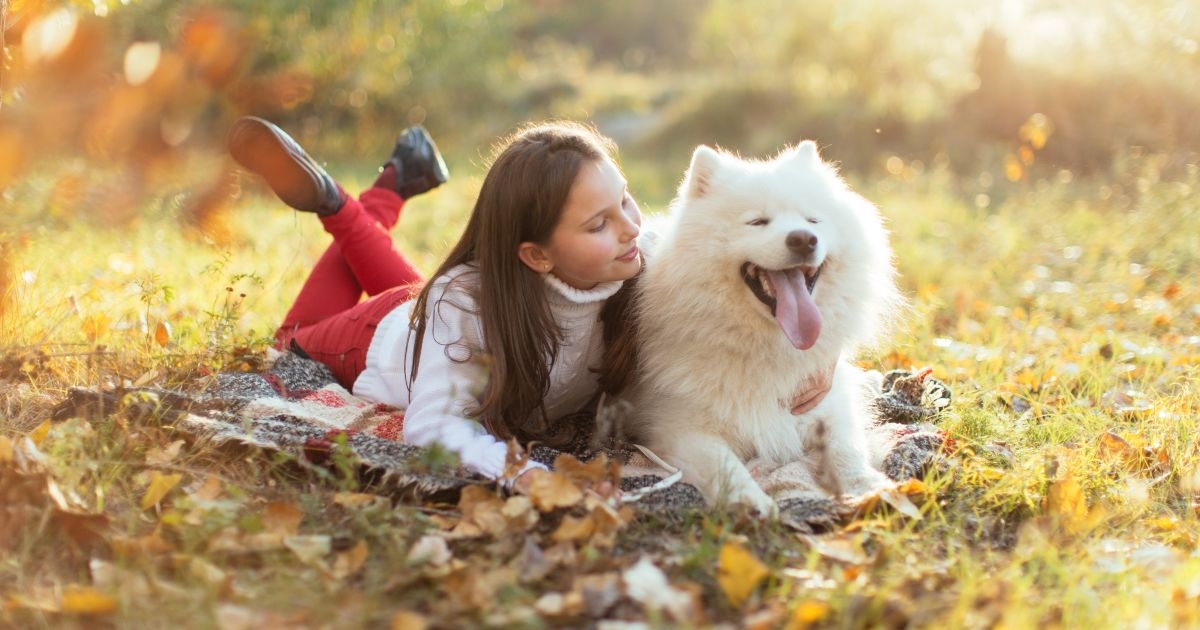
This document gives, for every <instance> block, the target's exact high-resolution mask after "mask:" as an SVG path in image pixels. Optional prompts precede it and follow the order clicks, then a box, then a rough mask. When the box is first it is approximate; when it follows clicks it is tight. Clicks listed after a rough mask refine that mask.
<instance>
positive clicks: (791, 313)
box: [767, 269, 821, 350]
mask: <svg viewBox="0 0 1200 630" xmlns="http://www.w3.org/2000/svg"><path fill="white" fill-rule="evenodd" d="M767 277H768V279H770V281H771V288H772V289H774V291H775V321H777V322H779V327H780V328H782V329H783V334H785V335H787V338H788V341H791V342H792V345H793V346H795V347H797V348H799V349H800V350H808V349H809V348H811V347H813V344H815V343H817V337H818V336H820V334H821V311H819V310H817V304H816V303H815V302H813V299H812V295H810V294H809V293H808V280H807V279H806V278H805V277H804V272H803V271H801V270H799V269H789V270H787V271H768V272H767Z"/></svg>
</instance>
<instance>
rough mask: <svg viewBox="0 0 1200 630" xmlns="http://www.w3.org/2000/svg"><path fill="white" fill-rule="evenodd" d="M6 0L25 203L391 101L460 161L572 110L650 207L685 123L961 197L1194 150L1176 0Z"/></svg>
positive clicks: (373, 121)
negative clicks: (268, 126)
mask: <svg viewBox="0 0 1200 630" xmlns="http://www.w3.org/2000/svg"><path fill="white" fill-rule="evenodd" d="M0 4H2V5H6V10H5V17H4V25H5V26H4V38H5V42H4V43H5V52H6V55H5V63H4V69H3V75H2V76H0V96H2V98H3V103H2V106H0V188H2V189H4V191H5V193H4V203H6V204H8V203H11V202H12V201H13V200H14V199H16V198H18V197H20V198H22V199H26V200H28V199H37V200H38V202H37V203H36V204H32V207H30V204H28V203H27V204H24V206H25V207H24V208H23V211H26V212H30V211H32V212H35V213H36V214H39V215H42V216H43V217H45V216H55V215H63V214H74V213H76V212H79V211H80V210H83V209H86V211H87V213H88V214H90V215H92V216H96V217H99V218H101V219H103V220H105V221H118V222H119V221H123V220H131V219H133V218H134V217H136V216H138V215H139V214H143V213H145V212H147V211H151V212H152V211H156V209H157V208H160V207H161V208H162V209H164V210H166V211H169V212H179V213H182V215H183V216H184V218H185V219H187V220H190V221H193V222H195V223H198V224H203V222H204V220H205V216H206V215H207V214H209V213H212V212H215V211H218V210H219V208H220V206H221V205H222V203H223V201H224V200H226V199H227V198H228V197H229V192H228V191H229V190H230V186H231V185H234V186H236V182H230V181H229V180H230V177H231V176H230V175H229V174H228V173H227V172H226V166H225V165H223V164H222V163H221V160H220V159H219V158H220V156H221V155H220V154H221V148H222V145H221V143H222V140H223V138H224V133H225V129H226V128H227V127H228V125H229V124H230V122H231V121H232V120H233V119H235V118H236V117H237V116H240V115H243V114H257V115H260V116H265V117H267V118H269V119H271V120H274V121H276V122H278V123H279V124H281V125H282V126H284V127H285V128H286V129H288V130H289V131H291V132H292V133H294V135H295V136H296V137H297V138H298V139H299V140H300V141H301V142H302V143H303V144H304V145H305V146H306V147H308V148H310V149H311V152H312V153H314V154H315V155H316V156H318V158H319V159H322V160H323V161H327V162H331V163H334V164H345V165H346V166H345V168H346V170H347V171H352V170H353V169H357V168H360V167H361V169H362V170H363V171H369V170H370V169H372V168H374V167H375V166H376V165H377V164H378V163H379V162H380V161H381V160H382V158H383V157H384V156H386V155H387V153H388V151H389V150H390V147H391V144H392V142H393V141H394V138H395V136H396V134H397V132H398V131H399V130H400V129H401V128H403V127H404V126H406V125H409V124H415V123H420V124H424V125H425V126H426V127H428V128H429V129H430V130H431V132H432V133H433V134H434V136H435V138H437V139H438V141H439V143H440V144H441V145H442V148H443V150H444V152H445V153H446V154H447V157H448V159H449V160H450V162H451V164H452V166H454V165H459V166H461V167H464V168H468V169H471V168H477V167H482V165H483V163H484V162H485V160H486V156H487V154H488V153H489V149H490V146H491V145H492V143H493V142H494V141H495V140H496V138H497V137H498V136H500V135H502V134H504V133H505V132H507V131H510V130H511V129H512V128H513V127H514V126H515V125H517V124H519V123H521V122H523V121H527V120H535V119H543V118H550V117H564V118H572V119H581V120H588V121H592V122H594V123H595V124H596V125H597V126H598V127H599V128H600V129H601V130H602V131H604V132H606V133H608V134H610V135H611V136H613V137H614V138H615V139H616V140H617V141H618V143H619V144H620V146H621V147H622V162H623V163H624V166H625V168H626V170H627V171H629V172H630V176H631V178H632V179H633V181H634V183H635V185H636V188H635V191H637V192H638V193H640V195H641V196H642V197H643V198H644V199H645V200H646V201H647V203H648V204H650V205H660V206H661V205H662V204H664V203H665V202H666V201H667V200H668V199H669V198H670V196H671V192H672V190H673V187H674V185H675V183H676V181H677V179H678V177H679V175H680V173H681V172H682V170H683V168H684V167H685V166H686V164H687V160H688V156H689V154H690V151H691V149H692V148H693V147H694V146H695V145H696V144H698V143H702V142H703V143H712V144H719V145H721V146H723V147H726V148H729V149H733V150H737V151H740V152H742V153H744V154H747V155H765V154H769V153H772V152H774V151H776V150H778V149H779V148H780V147H781V146H783V145H784V144H787V143H792V142H795V141H797V140H799V139H801V138H813V139H816V140H817V141H818V142H819V143H820V144H821V146H822V147H823V152H824V154H825V155H826V157H827V158H830V159H833V160H836V161H838V162H840V163H841V164H842V167H843V170H844V171H845V172H847V173H848V174H850V175H851V176H860V177H873V176H900V177H906V176H907V177H920V176H921V175H922V174H924V173H925V172H927V171H930V170H934V169H937V170H940V171H945V172H948V173H951V174H953V175H954V177H953V178H952V180H953V182H952V185H953V186H954V187H955V188H956V190H957V191H958V192H960V193H962V194H964V195H967V196H968V197H969V198H970V199H972V200H974V199H975V198H976V197H978V195H980V194H984V195H989V199H990V198H991V197H992V196H994V195H995V194H996V192H995V191H993V190H992V189H996V190H1001V189H1002V188H1003V186H1005V185H1007V184H1014V183H1016V184H1023V185H1030V184H1032V185H1036V183H1037V182H1038V181H1039V180H1045V179H1051V180H1060V179H1074V178H1081V177H1082V178H1087V177H1097V176H1099V177H1102V178H1110V177H1111V176H1112V175H1113V173H1114V170H1115V169H1121V168H1122V165H1123V164H1125V163H1126V162H1127V161H1128V160H1130V159H1139V158H1143V157H1144V156H1147V155H1153V156H1159V158H1158V161H1157V162H1156V169H1157V171H1158V172H1160V173H1161V174H1163V175H1166V176H1170V175H1171V174H1172V173H1173V172H1181V171H1182V169H1183V166H1184V165H1185V164H1187V163H1188V162H1189V161H1194V154H1195V152H1196V151H1197V150H1198V149H1200V117H1197V116H1196V112H1200V50H1198V49H1200V9H1198V8H1197V6H1196V5H1195V4H1194V3H1193V2H1189V1H1185V0H1141V1H1138V2H1127V1H1122V0H1004V1H1000V2H997V1H992V0H963V1H953V2H952V1H950V0H910V1H909V2H905V3H878V2H866V1H862V0H841V1H838V0H818V1H810V2H795V1H794V0H736V1H734V0H655V1H654V2H644V1H642V0H608V1H606V2H573V1H568V0H526V1H515V0H409V1H405V2H395V1H390V2H383V1H377V0H339V1H338V2H328V1H314V2H291V1H283V0H269V1H265V2H264V1H262V0H226V1H218V2H207V3H201V2H194V1H186V2H185V1H172V0H119V1H118V0H90V1H74V2H61V1H59V2H55V1H51V0H5V1H4V2H3V3H0ZM456 163H457V164H456ZM355 172H357V171H355ZM335 174H336V172H335ZM368 176H369V173H364V175H363V177H368ZM1000 194H1003V193H1002V191H1001V192H1000ZM1108 194H1110V195H1116V196H1119V195H1121V194H1123V192H1122V191H1114V190H1111V186H1110V190H1109V193H1108ZM147 202H150V203H149V204H148V203H147ZM981 202H982V201H981ZM21 211H22V210H17V212H18V213H20V212H21ZM8 213H9V212H6V213H5V214H8Z"/></svg>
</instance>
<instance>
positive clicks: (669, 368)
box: [629, 141, 902, 514]
mask: <svg viewBox="0 0 1200 630" xmlns="http://www.w3.org/2000/svg"><path fill="white" fill-rule="evenodd" d="M762 219H768V220H769V223H767V224H766V225H762V224H761V223H762ZM752 223H758V224H757V225H755V224H752ZM796 230H808V231H810V232H812V233H813V234H814V235H815V236H816V237H817V245H816V248H815V251H814V252H813V253H812V257H813V258H814V259H815V260H814V261H813V262H814V263H815V264H821V263H823V264H824V267H823V268H822V271H821V274H820V276H819V278H818V282H817V285H816V287H815V289H814V291H813V292H812V296H813V300H814V301H815V304H816V306H817V309H818V310H819V311H820V313H821V318H822V320H823V325H822V328H821V331H820V334H819V336H818V338H817V340H816V342H815V343H814V344H813V345H812V346H811V347H810V348H808V349H806V350H800V349H798V346H799V345H801V344H796V345H794V344H793V342H790V341H789V338H788V337H787V336H786V335H785V334H784V332H783V330H782V329H781V326H780V325H779V323H777V321H776V320H775V319H774V317H773V315H772V312H771V310H770V308H769V307H768V306H767V305H766V304H764V303H763V302H761V301H760V300H759V299H758V298H756V297H755V295H754V294H753V293H752V291H751V289H750V288H749V287H748V286H747V284H746V283H745V281H744V280H743V278H742V275H741V267H742V265H743V264H744V263H745V262H750V263H753V264H755V265H758V266H759V267H761V268H764V269H784V268H788V267H792V266H795V265H796V264H797V262H796V255H795V252H794V251H792V250H789V248H788V247H787V245H786V239H787V236H788V234H789V233H791V232H793V231H796ZM894 276H895V271H894V267H893V265H892V254H891V249H890V246H889V245H888V238H887V232H886V230H885V229H884V226H883V223H882V219H881V217H880V215H879V213H878V212H877V210H876V209H875V207H874V206H873V205H871V204H870V203H869V202H868V201H867V200H865V199H864V198H862V197H861V196H859V195H858V194H856V193H854V192H853V191H851V190H850V189H849V188H847V186H846V184H845V183H844V182H843V181H842V179H841V178H840V177H839V176H838V175H837V172H836V171H835V169H834V168H833V167H831V166H830V165H828V164H827V163H825V162H824V161H822V160H821V158H820V156H819V155H818V152H817V147H816V145H815V144H814V143H813V142H811V141H805V142H802V143H800V144H799V145H797V146H795V147H793V148H790V149H787V150H785V151H783V152H782V153H780V154H779V155H778V156H777V157H775V158H774V159H772V160H769V161H750V160H744V159H742V158H739V157H736V156H734V155H731V154H728V153H724V152H720V151H717V150H714V149H711V148H709V147H706V146H701V147H699V148H697V149H696V151H695V153H694V154H693V156H692V163H691V166H690V167H689V169H688V172H687V175H686V177H685V178H684V180H683V182H682V184H681V185H680V188H679V192H678V195H677V197H676V199H675V200H674V201H673V202H672V205H671V212H670V216H669V218H668V219H667V225H666V226H665V229H664V232H663V233H662V234H661V235H660V237H659V241H658V243H657V244H656V245H655V247H654V248H653V250H652V253H651V254H650V256H649V257H648V259H647V268H646V271H645V273H644V275H643V277H642V278H641V279H640V280H639V285H640V289H639V294H638V304H639V306H638V317H639V335H640V339H639V344H640V348H639V353H640V360H639V375H638V381H639V382H638V385H637V387H636V389H635V393H634V395H633V403H634V404H633V417H632V418H631V421H630V426H629V429H630V430H631V433H632V434H633V436H634V437H636V438H638V439H640V440H642V441H643V442H644V443H645V444H646V445H647V446H649V447H650V448H651V449H652V450H654V451H655V452H656V453H658V454H659V455H661V456H662V457H663V458H664V459H666V460H667V461H668V462H669V463H671V464H673V465H674V466H676V467H678V468H680V469H681V470H683V471H684V475H685V479H688V480H689V481H690V482H692V483H694V484H696V485H697V486H698V487H699V488H701V490H702V491H704V492H705V493H706V494H707V495H708V496H709V498H710V499H718V500H719V499H724V500H729V501H735V502H741V503H745V504H748V505H750V506H752V507H754V508H756V509H757V510H758V511H759V512H760V513H763V514H770V513H774V511H775V506H774V502H773V501H772V500H771V498H770V497H768V496H767V495H766V494H765V493H764V492H763V490H762V489H761V488H760V487H759V486H758V485H757V484H756V483H755V481H754V479H753V477H752V475H751V473H750V472H749V470H748V469H747V468H746V465H745V462H747V461H749V460H751V459H757V460H758V461H760V462H766V463H775V464H780V465H782V464H785V463H791V462H796V461H801V460H806V461H810V462H811V465H812V466H814V467H816V468H818V470H815V471H814V472H815V473H816V476H817V478H819V479H820V478H823V479H826V480H828V483H826V484H825V485H826V486H827V487H826V489H827V490H828V491H830V492H831V493H834V494H837V493H841V494H846V495H852V496H853V495H860V494H864V493H867V492H869V491H872V490H875V489H879V488H881V487H885V486H886V485H887V484H888V483H889V482H888V480H887V478H886V477H885V476H884V475H883V474H882V473H881V472H879V471H878V470H876V469H874V468H873V467H871V465H870V463H869V462H868V453H867V442H866V436H865V433H864V432H865V428H866V425H867V422H868V421H869V412H868V410H867V408H866V404H867V401H866V395H865V389H864V387H863V384H864V379H865V375H864V374H863V372H862V371H861V370H859V369H858V368H856V367H854V366H853V365H851V364H850V363H848V359H849V358H850V357H851V356H852V353H853V352H854V351H855V350H856V349H857V348H860V347H862V346H864V345H865V344H869V343H871V342H873V341H874V340H875V339H876V338H877V336H878V335H879V334H881V333H882V332H883V328H884V325H885V324H886V323H887V321H888V320H889V318H890V317H889V316H890V315H891V313H892V312H893V311H894V310H895V309H896V308H898V307H899V306H900V305H901V304H902V300H901V299H900V297H899V294H898V292H897V290H896V287H895V282H894ZM835 365H836V370H835V372H834V378H833V385H832V388H831V390H830V391H829V393H828V395H827V396H826V397H825V399H824V400H823V401H822V402H821V403H820V404H819V405H818V406H817V407H815V408H814V409H812V410H811V411H809V412H807V413H804V414H803V415H799V416H796V415H793V414H792V413H791V411H790V405H789V404H788V401H789V400H790V399H791V398H792V396H793V394H794V393H795V392H796V391H797V388H798V387H799V386H801V385H802V384H804V383H807V382H810V380H811V379H812V378H814V377H815V376H816V375H818V374H819V373H820V372H821V371H822V370H828V369H830V368H832V367H833V366H835ZM801 389H803V388H802V387H801Z"/></svg>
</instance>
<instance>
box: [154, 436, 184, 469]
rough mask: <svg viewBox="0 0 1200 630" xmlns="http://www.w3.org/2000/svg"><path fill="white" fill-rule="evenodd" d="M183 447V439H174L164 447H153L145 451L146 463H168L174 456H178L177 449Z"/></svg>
mask: <svg viewBox="0 0 1200 630" xmlns="http://www.w3.org/2000/svg"><path fill="white" fill-rule="evenodd" d="M182 447H183V440H175V441H174V442H171V443H170V444H168V445H166V446H164V447H161V448H159V447H157V446H156V447H154V448H152V449H150V450H148V451H146V463H147V464H150V465H153V466H161V465H163V464H168V463H170V462H171V461H172V460H174V459H175V458H176V457H179V449H180V448H182Z"/></svg>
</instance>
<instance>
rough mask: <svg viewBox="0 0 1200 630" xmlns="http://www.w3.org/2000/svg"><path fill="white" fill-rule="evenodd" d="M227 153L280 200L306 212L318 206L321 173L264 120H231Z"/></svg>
mask: <svg viewBox="0 0 1200 630" xmlns="http://www.w3.org/2000/svg"><path fill="white" fill-rule="evenodd" d="M229 153H230V155H232V156H233V159H234V160H235V161H236V162H237V163H238V164H240V165H242V167H244V168H245V169H246V170H248V171H250V172H252V173H255V174H257V175H259V176H261V177H262V178H263V179H265V180H266V181H267V185H268V186H270V188H271V191H272V192H274V193H275V196H277V197H279V200H280V201H282V202H283V203H285V204H287V205H288V206H291V207H292V208H295V209H297V210H304V211H307V212H317V211H318V210H319V209H320V206H321V200H322V196H321V185H320V181H321V178H320V176H319V175H318V174H317V173H315V172H314V171H313V167H312V165H310V164H307V163H306V162H307V161H308V160H305V159H303V158H301V157H299V156H297V155H296V152H295V150H293V149H292V148H291V147H290V146H289V142H288V141H287V140H286V139H284V138H282V137H280V136H279V133H278V132H276V131H275V129H274V128H273V127H272V126H271V125H269V124H268V123H267V122H266V121H263V120H261V119H258V118H242V119H240V120H238V121H237V122H236V123H234V126H233V129H231V130H230V133H229Z"/></svg>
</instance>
